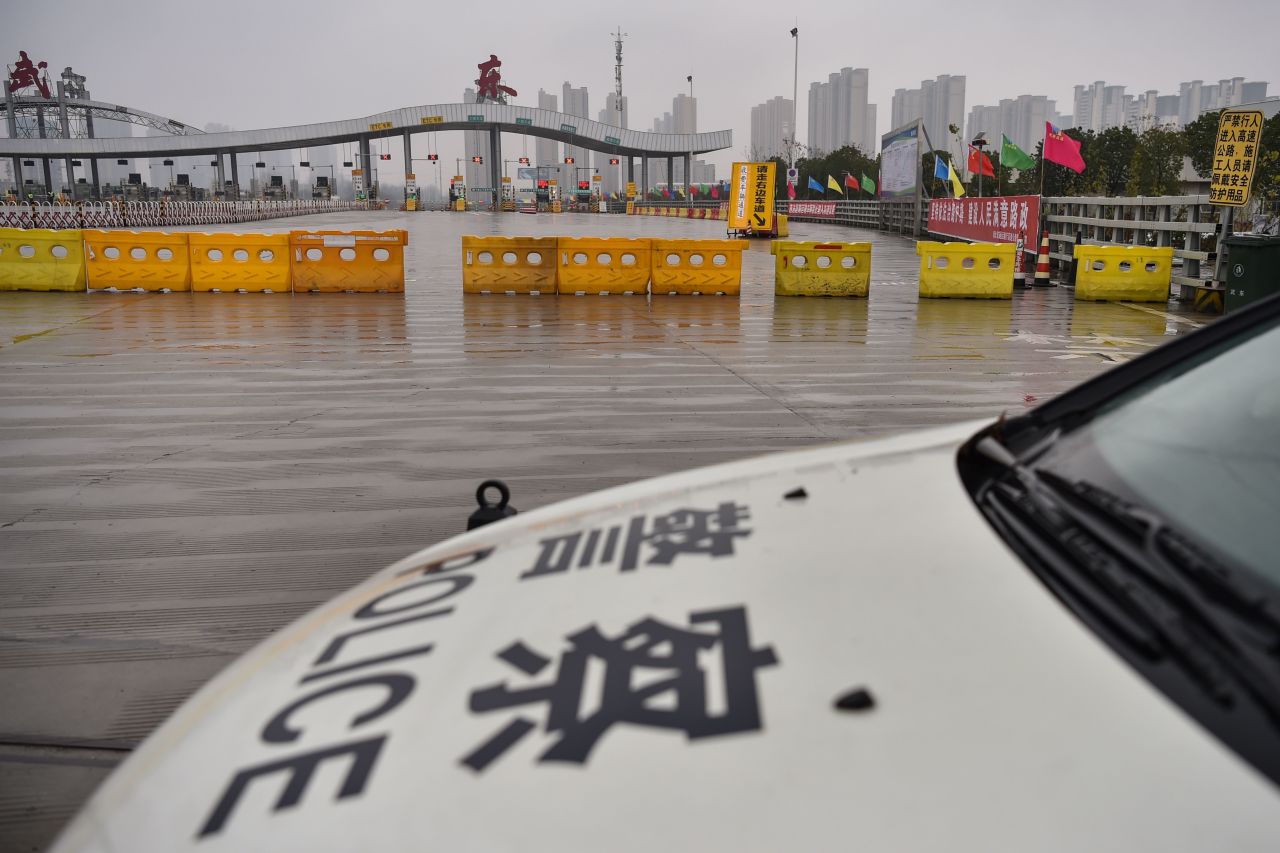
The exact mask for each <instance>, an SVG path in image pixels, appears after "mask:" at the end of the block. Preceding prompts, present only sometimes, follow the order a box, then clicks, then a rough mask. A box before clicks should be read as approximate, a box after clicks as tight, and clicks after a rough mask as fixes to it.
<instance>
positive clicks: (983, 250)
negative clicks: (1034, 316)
mask: <svg viewBox="0 0 1280 853" xmlns="http://www.w3.org/2000/svg"><path fill="white" fill-rule="evenodd" d="M916 254H918V255H919V256H920V295H921V296H922V297H966V298H972V299H1010V298H1012V297H1013V271H1014V261H1015V247H1014V245H1013V244H1012V243H937V242H932V241H922V242H919V243H917V244H916ZM1075 258H1076V263H1077V268H1076V286H1075V298H1076V299H1083V300H1091V301H1092V300H1113V301H1125V302H1165V301H1167V300H1168V299H1169V287H1170V285H1171V283H1172V278H1173V249H1172V248H1170V247H1163V248H1157V247H1148V246H1090V245H1085V244H1080V245H1077V246H1076V247H1075Z"/></svg>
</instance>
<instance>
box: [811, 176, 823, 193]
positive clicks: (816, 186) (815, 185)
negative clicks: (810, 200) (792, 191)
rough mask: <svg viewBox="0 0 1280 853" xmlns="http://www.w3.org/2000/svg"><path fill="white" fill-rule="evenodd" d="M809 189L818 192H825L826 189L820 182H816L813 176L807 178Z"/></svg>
mask: <svg viewBox="0 0 1280 853" xmlns="http://www.w3.org/2000/svg"><path fill="white" fill-rule="evenodd" d="M809 189H811V190H817V191H818V192H820V193H826V190H824V189H823V188H822V184H820V183H818V182H817V181H815V180H814V179H813V178H810V179H809Z"/></svg>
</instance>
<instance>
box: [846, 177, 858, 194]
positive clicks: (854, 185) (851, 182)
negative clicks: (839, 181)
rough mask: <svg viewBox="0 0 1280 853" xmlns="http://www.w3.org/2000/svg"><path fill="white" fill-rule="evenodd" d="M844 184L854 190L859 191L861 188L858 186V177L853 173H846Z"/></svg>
mask: <svg viewBox="0 0 1280 853" xmlns="http://www.w3.org/2000/svg"><path fill="white" fill-rule="evenodd" d="M844 185H845V186H846V187H848V188H849V189H851V190H853V191H854V192H857V191H858V189H859V187H858V179H857V178H855V177H854V176H853V175H850V174H846V175H845V176H844Z"/></svg>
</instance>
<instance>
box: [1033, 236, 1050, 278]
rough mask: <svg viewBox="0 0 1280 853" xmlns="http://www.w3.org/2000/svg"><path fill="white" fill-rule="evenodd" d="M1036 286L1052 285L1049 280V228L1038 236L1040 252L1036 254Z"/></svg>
mask: <svg viewBox="0 0 1280 853" xmlns="http://www.w3.org/2000/svg"><path fill="white" fill-rule="evenodd" d="M1035 286H1036V287H1053V282H1052V281H1050V280H1049V229H1048V228H1046V229H1044V233H1043V234H1042V235H1041V237H1040V254H1039V255H1037V256H1036V278H1035Z"/></svg>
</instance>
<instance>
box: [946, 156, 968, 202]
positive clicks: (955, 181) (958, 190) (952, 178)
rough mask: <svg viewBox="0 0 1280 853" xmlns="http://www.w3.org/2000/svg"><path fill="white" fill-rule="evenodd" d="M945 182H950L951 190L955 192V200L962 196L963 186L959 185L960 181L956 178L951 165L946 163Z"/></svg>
mask: <svg viewBox="0 0 1280 853" xmlns="http://www.w3.org/2000/svg"><path fill="white" fill-rule="evenodd" d="M947 180H949V181H951V188H952V189H953V190H954V191H955V194H956V198H960V197H962V196H963V195H964V184H962V183H960V179H959V178H958V177H956V170H955V169H954V168H952V166H951V163H950V162H948V163H947Z"/></svg>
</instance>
